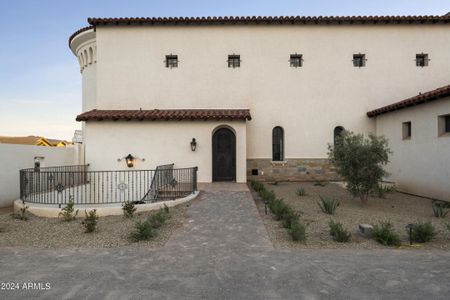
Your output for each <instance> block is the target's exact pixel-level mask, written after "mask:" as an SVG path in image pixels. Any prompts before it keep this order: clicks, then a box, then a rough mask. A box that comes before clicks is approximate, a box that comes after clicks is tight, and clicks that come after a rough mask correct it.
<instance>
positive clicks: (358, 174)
mask: <svg viewBox="0 0 450 300" xmlns="http://www.w3.org/2000/svg"><path fill="white" fill-rule="evenodd" d="M328 150H329V151H328V156H329V158H330V160H331V162H332V163H333V164H334V166H335V167H336V171H337V173H338V174H339V175H340V176H341V177H342V179H344V180H345V181H346V182H347V189H348V190H349V191H350V193H352V195H353V196H354V197H359V198H360V199H361V201H362V202H363V203H367V199H368V197H369V194H370V193H372V192H375V191H376V190H377V188H378V186H379V183H380V181H381V180H382V179H383V177H385V176H387V175H388V173H387V172H386V171H385V170H384V166H385V165H386V164H387V163H388V162H389V155H390V154H391V153H392V152H391V151H390V149H389V148H388V141H387V139H386V138H385V137H383V136H376V135H373V134H369V136H368V137H365V136H364V135H362V134H354V133H353V132H343V133H342V135H341V136H340V137H338V138H337V140H336V143H335V145H334V146H333V145H330V144H329V145H328Z"/></svg>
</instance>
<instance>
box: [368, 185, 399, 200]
mask: <svg viewBox="0 0 450 300" xmlns="http://www.w3.org/2000/svg"><path fill="white" fill-rule="evenodd" d="M396 190H397V189H396V187H395V186H394V185H391V186H387V185H386V186H383V185H381V184H378V186H377V187H376V188H375V190H374V192H373V193H372V194H375V195H376V196H377V197H378V198H382V199H385V198H386V194H390V193H393V192H395V191H396Z"/></svg>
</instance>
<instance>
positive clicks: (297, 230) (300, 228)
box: [288, 219, 306, 242]
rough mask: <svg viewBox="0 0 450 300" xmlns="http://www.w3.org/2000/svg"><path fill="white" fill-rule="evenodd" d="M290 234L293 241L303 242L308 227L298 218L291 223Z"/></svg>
mask: <svg viewBox="0 0 450 300" xmlns="http://www.w3.org/2000/svg"><path fill="white" fill-rule="evenodd" d="M288 232H289V235H290V236H291V237H292V240H293V241H300V242H303V241H305V240H306V227H305V225H304V224H303V223H301V222H300V221H299V220H298V219H297V220H296V221H294V222H292V224H291V228H290V229H288Z"/></svg>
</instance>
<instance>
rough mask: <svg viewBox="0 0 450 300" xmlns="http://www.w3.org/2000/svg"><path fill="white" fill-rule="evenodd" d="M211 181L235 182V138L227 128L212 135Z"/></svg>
mask: <svg viewBox="0 0 450 300" xmlns="http://www.w3.org/2000/svg"><path fill="white" fill-rule="evenodd" d="M212 151H213V153H212V157H213V161H212V164H213V181H235V180H236V136H235V135H234V133H233V131H231V130H230V129H228V128H221V129H219V130H217V131H216V132H215V133H214V135H213V140H212Z"/></svg>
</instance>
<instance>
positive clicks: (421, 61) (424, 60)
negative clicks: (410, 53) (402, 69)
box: [416, 53, 430, 67]
mask: <svg viewBox="0 0 450 300" xmlns="http://www.w3.org/2000/svg"><path fill="white" fill-rule="evenodd" d="M428 61H430V59H429V58H428V54H425V53H421V54H416V67H427V66H428Z"/></svg>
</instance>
